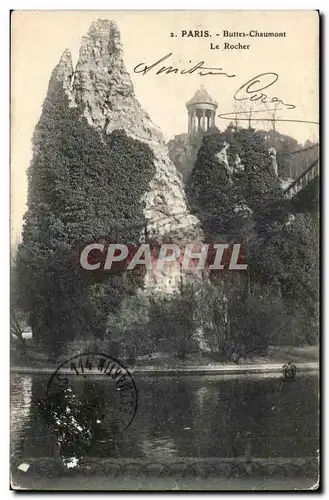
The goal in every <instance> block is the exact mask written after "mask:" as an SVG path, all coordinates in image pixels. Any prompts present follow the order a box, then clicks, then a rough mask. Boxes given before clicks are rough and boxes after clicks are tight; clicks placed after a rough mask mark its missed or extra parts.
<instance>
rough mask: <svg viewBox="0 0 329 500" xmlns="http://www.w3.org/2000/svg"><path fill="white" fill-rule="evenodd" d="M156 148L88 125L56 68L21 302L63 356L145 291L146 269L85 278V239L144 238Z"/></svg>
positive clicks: (37, 161)
mask: <svg viewBox="0 0 329 500" xmlns="http://www.w3.org/2000/svg"><path fill="white" fill-rule="evenodd" d="M154 168H155V167H154V163H153V153H152V152H151V150H150V148H149V147H148V146H147V145H145V144H143V143H140V142H139V141H137V140H134V139H131V138H129V137H128V136H127V135H126V133H125V132H124V131H121V130H115V131H114V132H113V133H112V134H111V135H109V136H106V135H102V134H101V133H100V131H98V130H96V129H94V128H92V127H91V126H89V125H88V123H87V122H86V120H85V119H84V118H83V117H82V116H81V110H80V109H78V108H73V107H70V106H69V102H68V98H67V96H66V94H65V92H64V90H63V88H62V84H61V82H59V81H57V79H56V70H55V72H54V74H53V77H52V79H51V81H50V84H49V90H48V94H47V97H46V100H45V102H44V105H43V110H42V114H41V117H40V120H39V123H38V125H37V127H36V130H35V134H34V137H33V159H32V162H31V165H30V168H29V194H28V211H27V214H26V216H25V226H24V232H23V243H22V245H21V246H20V248H19V252H18V263H17V269H16V272H17V276H18V279H19V283H20V301H21V303H22V304H23V305H24V309H25V310H26V311H27V312H28V314H29V323H30V325H31V326H32V328H33V334H34V338H35V339H36V340H37V341H39V342H41V343H42V344H44V345H46V346H48V347H49V352H50V355H51V357H56V356H57V355H58V353H59V351H60V348H61V346H62V345H63V344H64V343H65V342H66V341H68V340H70V339H72V338H75V337H83V336H89V335H96V336H101V335H103V334H104V331H105V329H106V323H107V316H108V313H109V312H110V311H112V312H113V311H115V310H116V309H117V308H118V306H119V304H120V302H121V300H122V298H123V297H124V296H125V295H126V294H129V293H134V291H135V290H136V288H137V287H140V286H142V283H143V279H142V276H141V275H140V273H138V272H137V273H133V272H130V273H129V276H128V275H124V274H118V273H115V274H111V273H108V274H105V273H103V274H102V273H97V274H96V275H93V274H92V273H86V272H85V273H82V272H81V269H80V267H79V259H78V256H79V249H81V248H82V247H83V246H84V245H85V244H86V243H89V242H91V241H98V240H99V239H100V238H105V239H106V240H107V241H112V242H113V241H116V240H117V239H118V238H120V242H122V243H126V242H130V243H131V242H137V241H138V239H139V236H140V233H141V231H142V228H143V226H144V224H145V220H144V216H143V205H142V203H141V201H140V200H141V198H142V195H143V194H144V193H145V191H147V190H148V185H149V182H150V180H151V178H152V177H153V174H154Z"/></svg>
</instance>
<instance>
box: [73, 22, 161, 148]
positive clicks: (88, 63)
mask: <svg viewBox="0 0 329 500" xmlns="http://www.w3.org/2000/svg"><path fill="white" fill-rule="evenodd" d="M73 91H74V95H75V98H76V103H77V104H79V105H82V108H83V109H84V112H83V113H84V116H85V117H86V119H87V121H88V123H89V124H90V125H92V126H94V127H96V128H98V129H99V130H102V131H103V132H105V133H107V134H110V133H111V132H112V131H113V130H115V129H122V130H125V131H126V132H127V133H128V134H130V135H131V136H134V137H138V138H140V139H143V140H149V141H155V142H157V143H161V144H164V138H163V134H162V133H161V131H160V129H159V128H158V127H156V126H155V125H154V123H152V121H151V119H150V117H149V116H148V114H147V113H146V112H145V111H144V110H143V109H142V108H141V106H140V104H139V102H138V100H137V99H136V97H135V93H134V87H133V84H132V81H131V79H130V76H129V73H128V71H127V69H126V67H125V64H124V61H123V50H122V46H121V42H120V31H119V28H118V26H117V25H116V23H115V22H113V21H110V20H108V19H98V20H97V21H94V22H93V23H92V25H91V26H90V28H89V30H88V33H87V35H86V36H84V37H83V38H82V43H81V48H80V52H79V60H78V64H77V67H76V70H75V73H74V83H73Z"/></svg>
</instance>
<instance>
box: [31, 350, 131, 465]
mask: <svg viewBox="0 0 329 500" xmlns="http://www.w3.org/2000/svg"><path fill="white" fill-rule="evenodd" d="M137 402H138V396H137V388H136V384H135V381H134V379H133V377H132V375H131V374H130V372H129V370H128V369H127V368H126V367H125V366H124V365H123V364H122V363H121V361H119V360H118V359H116V358H113V357H112V356H109V355H108V354H104V353H97V352H87V353H82V354H77V355H76V356H73V357H72V358H69V359H67V360H66V361H64V362H63V363H61V364H60V365H59V366H58V368H57V369H56V371H55V372H54V373H53V374H52V375H51V377H50V379H49V381H48V383H47V387H46V394H45V397H44V398H42V399H41V400H39V401H38V406H39V410H40V412H41V414H42V416H43V418H44V419H45V422H46V425H47V427H48V429H49V431H50V432H49V439H50V446H52V454H53V456H54V458H55V462H56V463H59V464H60V465H63V464H64V465H65V466H66V467H68V468H70V467H76V466H78V464H79V461H80V460H81V458H82V457H86V456H88V454H90V453H91V454H93V453H94V454H95V453H96V454H98V453H100V454H102V453H103V454H105V455H107V454H108V453H109V450H110V451H111V450H112V449H113V447H114V448H115V447H116V442H120V439H121V437H120V435H121V433H122V432H123V431H125V430H126V429H127V428H128V427H129V426H130V424H131V422H132V421H133V418H134V416H135V414H136V411H137ZM93 450H94V451H93Z"/></svg>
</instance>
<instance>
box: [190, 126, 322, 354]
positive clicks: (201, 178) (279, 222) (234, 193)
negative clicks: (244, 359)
mask: <svg viewBox="0 0 329 500" xmlns="http://www.w3.org/2000/svg"><path fill="white" fill-rule="evenodd" d="M267 139H268V138H267V137H265V136H264V133H262V132H256V131H254V130H253V129H239V128H238V129H235V128H233V127H228V129H227V130H226V131H225V132H223V133H219V132H217V133H211V134H206V135H205V137H204V139H203V142H202V145H201V147H200V149H199V153H198V157H197V160H196V163H195V166H194V169H193V172H192V175H191V178H190V182H189V184H188V186H187V193H188V197H189V202H190V205H191V206H192V207H193V208H194V210H195V212H196V214H197V215H198V217H199V218H200V220H201V222H202V226H203V230H204V232H205V235H206V237H207V238H208V239H212V240H216V239H217V241H226V242H234V243H238V242H239V243H241V244H242V246H243V249H244V251H245V255H246V262H247V264H248V271H247V273H246V275H247V285H246V286H247V289H248V294H247V295H246V296H245V297H244V299H243V301H242V303H241V304H240V310H243V311H244V314H246V317H250V318H254V319H252V320H251V323H250V324H249V326H248V329H249V331H254V329H253V328H252V323H253V322H255V325H256V324H258V319H257V318H258V313H259V307H260V305H261V301H262V300H263V297H265V296H271V297H273V311H272V312H273V316H274V317H275V318H276V320H275V321H276V323H277V324H280V325H282V324H283V323H282V319H283V320H284V322H285V323H284V324H286V325H290V327H289V328H285V329H281V331H285V335H286V336H285V339H286V341H288V339H289V337H290V339H291V338H293V339H294V341H295V340H296V342H297V343H300V340H301V338H303V339H304V342H305V341H307V342H314V341H315V339H316V338H317V334H316V332H317V318H318V306H317V304H318V293H317V288H318V250H317V246H316V244H315V243H314V242H315V241H317V232H316V228H315V225H314V222H313V221H312V219H311V217H310V216H308V215H307V214H299V215H296V216H291V215H289V213H291V212H292V211H293V207H292V205H291V203H290V202H289V201H287V200H285V199H284V197H283V192H282V189H281V187H280V184H279V181H278V179H277V178H276V177H275V175H274V172H273V169H272V167H271V160H270V158H269V155H268V146H269V144H268V140H267ZM224 141H226V142H228V143H229V144H230V147H229V149H228V150H227V156H228V162H229V165H230V166H231V167H234V165H235V159H236V155H239V157H240V159H241V163H242V164H243V166H244V172H243V173H239V175H235V174H233V175H232V176H231V178H230V176H229V174H228V169H227V168H226V167H225V165H224V164H223V163H221V162H220V161H218V157H217V154H218V152H219V151H220V150H221V149H222V148H223V145H224ZM287 147H288V146H287ZM243 206H247V207H249V209H250V211H249V216H247V217H245V216H244V215H243V214H242V216H241V215H239V211H237V210H236V208H237V207H243ZM230 288H231V289H232V287H231V285H230V284H229V285H228V292H229V290H230ZM251 296H252V297H251ZM253 297H257V300H260V302H259V304H258V306H259V307H258V306H257V303H256V302H255V301H253V300H252V298H253ZM260 297H262V298H261V299H260ZM214 300H215V302H216V300H217V299H216V297H215V296H214ZM271 300H272V299H271ZM271 300H270V302H269V304H268V307H270V305H271ZM275 301H278V304H277V305H276V304H275ZM279 302H280V304H279ZM214 307H216V309H217V312H218V314H219V317H222V319H223V314H224V313H221V312H220V311H221V307H220V305H219V304H217V302H216V304H215V305H214ZM227 307H228V310H227V312H226V313H225V314H228V315H230V314H233V316H234V315H235V317H239V316H238V313H237V312H236V311H235V309H234V307H235V306H234V302H232V303H230V301H229V305H228V306H227ZM246 308H247V309H246ZM253 309H254V313H253V312H252V310H253ZM232 311H233V312H232ZM209 314H210V317H211V311H210V312H209ZM253 314H255V315H256V316H253ZM221 315H222V316H221ZM264 317H265V316H264V314H263V313H262V314H261V318H264ZM205 318H207V314H205ZM279 319H280V321H279ZM206 321H207V319H206ZM218 321H219V320H218ZM215 323H216V322H215ZM241 323H242V324H247V323H246V322H244V321H243V317H242V319H241ZM261 323H262V322H261ZM261 323H260V324H261ZM264 324H265V323H264ZM257 328H258V327H257ZM292 329H293V330H294V333H293V332H292ZM224 330H225V329H224V327H222V328H220V329H219V330H218V331H221V332H224ZM258 330H259V329H258ZM258 330H257V331H258ZM289 330H290V332H289ZM239 331H240V328H239V322H237V323H236V326H235V333H236V334H237V336H238V337H239V338H240V339H241V338H242V337H243V335H245V334H244V333H243V332H240V333H239ZM273 331H274V332H275V334H274V333H273V334H272V333H271V332H268V337H269V339H270V338H271V339H272V341H274V342H279V341H281V340H282V338H283V336H282V335H280V329H274V330H273ZM296 331H298V333H295V332H296ZM221 334H222V333H221ZM221 334H220V335H221ZM211 335H212V338H214V332H212V334H211ZM257 335H258V333H257V334H256V333H255V334H254V337H255V338H256V337H257ZM227 337H228V334H227V333H226V334H225V342H226V340H227ZM269 339H268V341H269ZM217 343H218V345H221V341H220V340H218V342H217ZM264 345H265V343H264ZM221 349H222V350H223V349H224V348H223V346H222V347H221ZM225 349H226V348H225ZM225 349H224V350H225ZM229 350H230V347H229V348H228V351H229ZM244 350H246V347H245V348H244Z"/></svg>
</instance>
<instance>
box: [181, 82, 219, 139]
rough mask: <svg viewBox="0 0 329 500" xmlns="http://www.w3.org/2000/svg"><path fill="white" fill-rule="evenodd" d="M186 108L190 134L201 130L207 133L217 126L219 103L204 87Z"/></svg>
mask: <svg viewBox="0 0 329 500" xmlns="http://www.w3.org/2000/svg"><path fill="white" fill-rule="evenodd" d="M186 107H187V111H188V133H189V134H194V133H196V132H198V131H199V130H203V131H207V130H208V129H209V128H210V127H213V126H214V125H215V117H216V109H217V102H216V101H214V99H212V98H211V97H210V95H209V94H208V92H207V91H206V89H205V88H204V86H203V85H201V87H200V88H199V90H197V91H196V93H195V94H194V96H193V97H192V99H190V100H189V101H188V102H187V103H186Z"/></svg>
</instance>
